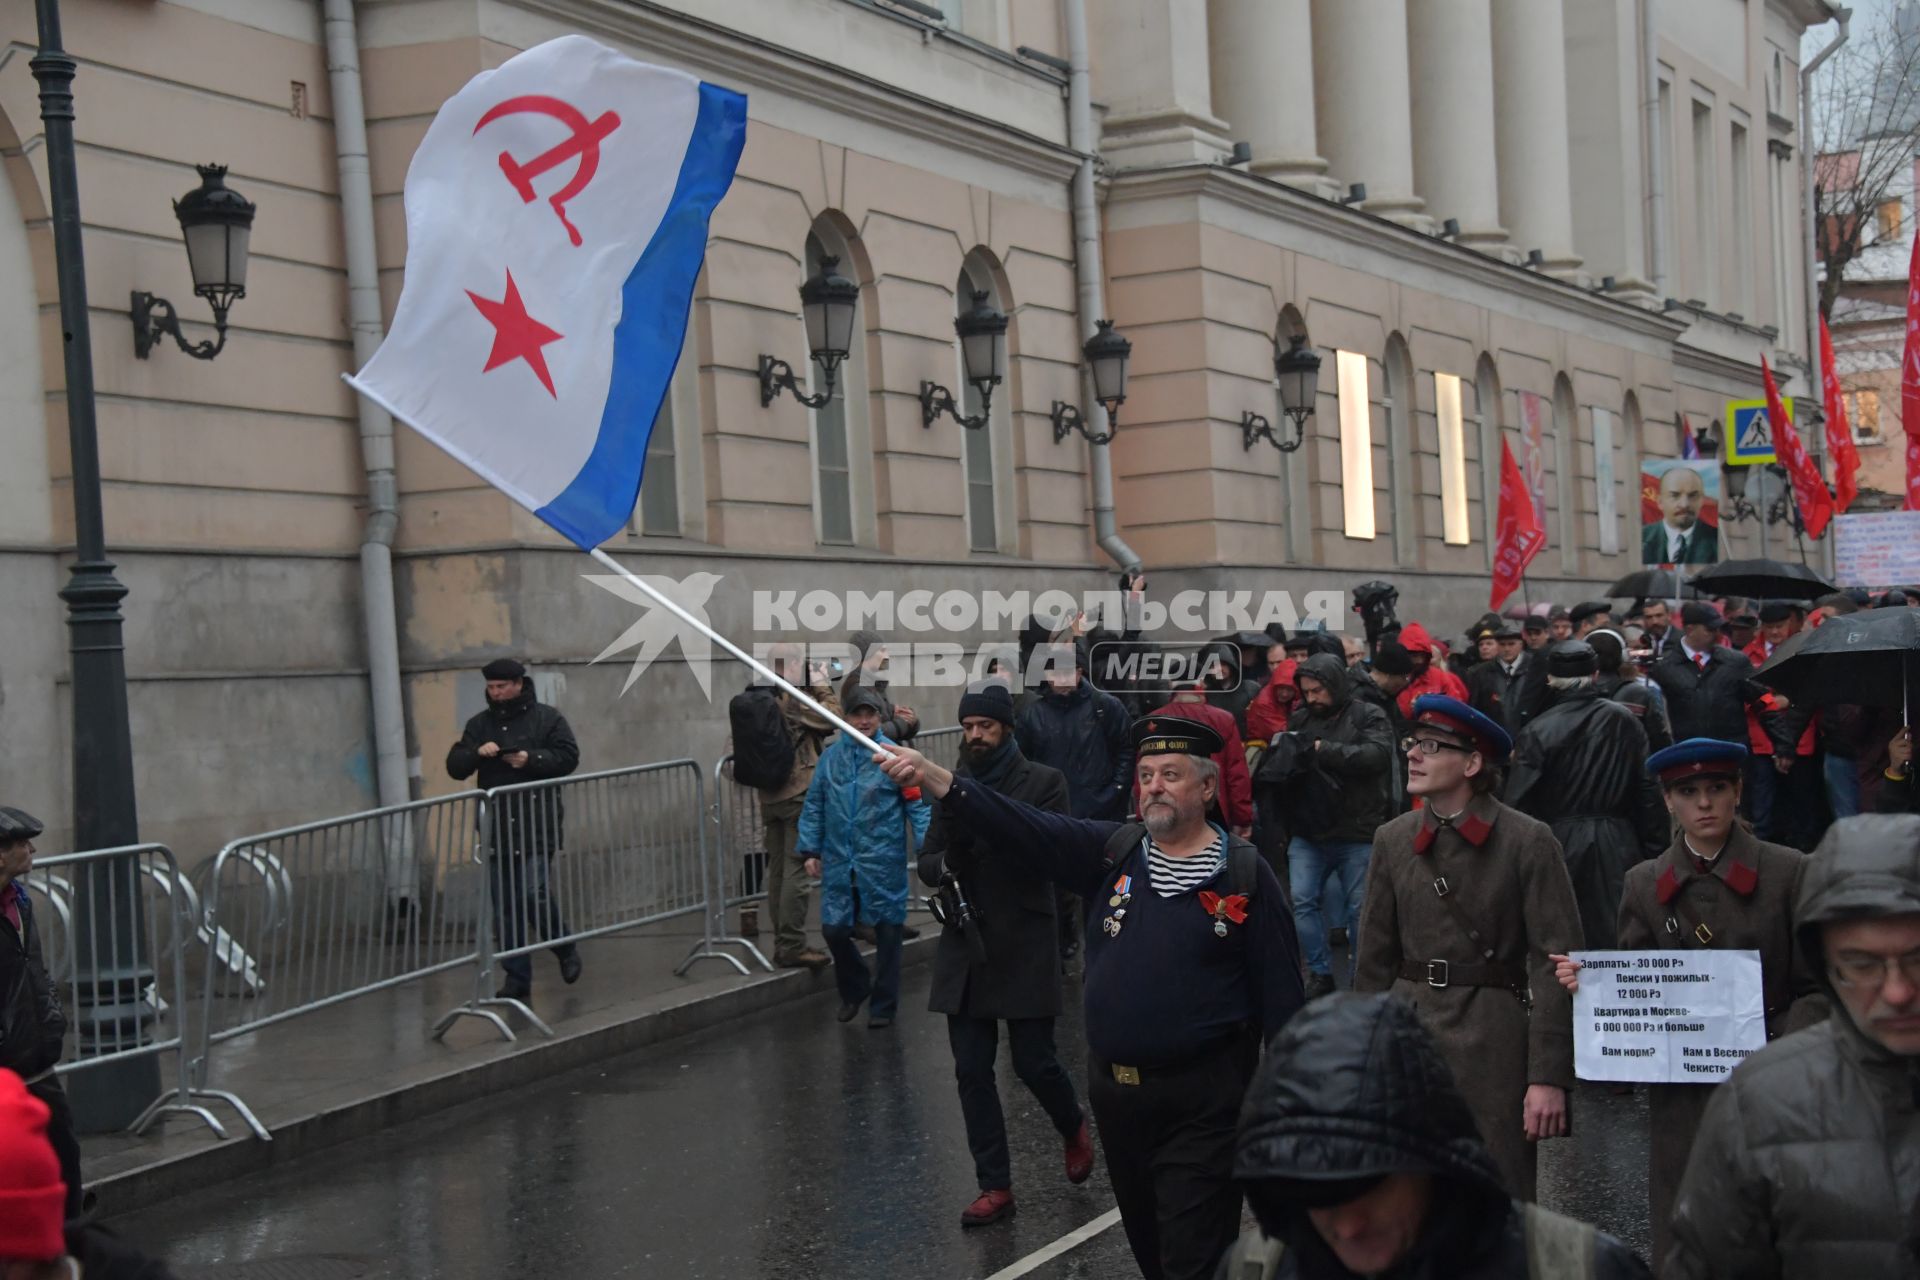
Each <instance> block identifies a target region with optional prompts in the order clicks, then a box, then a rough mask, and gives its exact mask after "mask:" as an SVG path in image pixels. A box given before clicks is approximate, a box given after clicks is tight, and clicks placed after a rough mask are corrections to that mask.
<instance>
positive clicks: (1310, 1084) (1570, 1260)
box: [1216, 994, 1650, 1280]
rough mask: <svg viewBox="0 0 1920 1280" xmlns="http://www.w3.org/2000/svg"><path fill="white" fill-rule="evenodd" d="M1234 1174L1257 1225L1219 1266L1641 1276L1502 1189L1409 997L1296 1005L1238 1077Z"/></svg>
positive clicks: (1477, 1276)
mask: <svg viewBox="0 0 1920 1280" xmlns="http://www.w3.org/2000/svg"><path fill="white" fill-rule="evenodd" d="M1233 1176H1234V1178H1235V1179H1236V1180H1238V1182H1239V1183H1240V1185H1241V1187H1242V1189H1243V1190H1245V1192H1246V1197H1247V1203H1248V1204H1249V1205H1250V1206H1251V1207H1252V1209H1253V1216H1254V1218H1255V1220H1256V1221H1258V1222H1259V1224H1260V1233H1259V1234H1257V1235H1256V1234H1252V1233H1249V1234H1248V1235H1244V1236H1242V1237H1241V1238H1240V1241H1239V1243H1237V1244H1236V1245H1235V1246H1234V1248H1233V1249H1232V1250H1231V1251H1230V1252H1229V1253H1228V1255H1227V1257H1226V1258H1224V1259H1222V1261H1221V1265H1220V1269H1219V1271H1218V1272H1217V1273H1216V1276H1217V1280H1266V1278H1267V1277H1279V1278H1280V1280H1359V1278H1360V1277H1370V1276H1404V1277H1409V1278H1411V1277H1432V1278H1433V1280H1440V1278H1441V1277H1445V1278H1446V1280H1512V1278H1514V1277H1521V1276H1530V1277H1534V1278H1535V1280H1642V1278H1644V1277H1647V1276H1649V1275H1650V1273H1649V1272H1648V1270H1647V1267H1646V1264H1645V1263H1643V1262H1641V1261H1640V1259H1639V1258H1637V1257H1635V1256H1634V1254H1633V1251H1632V1250H1631V1249H1629V1248H1627V1246H1626V1245H1624V1244H1622V1243H1620V1241H1618V1240H1615V1239H1614V1238H1613V1237H1611V1236H1608V1235H1603V1234H1601V1233H1600V1232H1597V1231H1595V1230H1594V1229H1593V1228H1592V1227H1590V1226H1588V1225H1586V1224H1585V1223H1582V1222H1577V1221H1574V1220H1573V1219H1570V1218H1564V1217H1562V1216H1560V1215H1559V1214H1557V1213H1552V1212H1550V1211H1548V1210H1546V1209H1542V1208H1541V1207H1540V1206H1538V1205H1533V1204H1527V1203H1524V1202H1522V1201H1518V1200H1515V1199H1513V1198H1511V1197H1510V1196H1509V1195H1508V1194H1507V1192H1506V1190H1505V1189H1504V1188H1503V1187H1502V1186H1501V1185H1500V1170H1499V1168H1498V1167H1497V1166H1496V1165H1495V1164H1494V1162H1493V1158H1492V1157H1491V1156H1490V1155H1488V1154H1487V1148H1486V1145H1485V1143H1483V1142H1482V1141H1481V1138H1480V1131H1479V1129H1478V1128H1477V1127H1476V1126H1475V1125H1474V1122H1473V1113H1472V1111H1471V1110H1469V1109H1468V1107H1467V1104H1466V1100H1465V1099H1464V1098H1462V1097H1461V1096H1460V1091H1459V1090H1458V1089H1457V1088H1456V1087H1455V1086H1454V1082H1453V1072H1451V1071H1450V1070H1448V1068H1447V1063H1446V1060H1445V1058H1444V1057H1442V1055H1441V1053H1440V1050H1439V1048H1438V1047H1437V1046H1436V1045H1435V1044H1434V1042H1433V1037H1432V1036H1431V1035H1429V1034H1428V1033H1427V1031H1426V1029H1425V1028H1424V1027H1422V1026H1421V1025H1420V1019H1419V1015H1418V1014H1416V1013H1415V1012H1414V1009H1413V1006H1411V1005H1409V1004H1406V1003H1405V1002H1403V1001H1400V1000H1396V999H1394V998H1392V997H1391V996H1387V995H1382V994H1376V995H1365V996H1362V995H1352V994H1343V995H1337V996H1334V997H1332V998H1331V999H1327V1000H1322V1001H1320V1002H1318V1003H1317V1004H1314V1005H1313V1006H1311V1007H1309V1008H1308V1009H1306V1010H1304V1011H1302V1012H1301V1013H1300V1014H1299V1015H1298V1016H1297V1017H1295V1018H1294V1019H1293V1021H1292V1022H1290V1023H1288V1024H1287V1027H1286V1030H1284V1031H1282V1032H1281V1033H1280V1034H1279V1036H1277V1037H1276V1038H1275V1039H1274V1041H1273V1043H1272V1044H1271V1045H1270V1046H1269V1047H1268V1049H1267V1056H1266V1060H1265V1062H1263V1063H1262V1064H1261V1067H1260V1070H1259V1073H1258V1074H1257V1075H1256V1076H1255V1077H1254V1081H1253V1087H1252V1088H1251V1089H1249V1090H1248V1091H1247V1101H1246V1106H1245V1107H1244V1108H1243V1109H1242V1110H1241V1112H1240V1135H1239V1139H1238V1142H1237V1144H1236V1147H1235V1151H1234V1160H1233Z"/></svg>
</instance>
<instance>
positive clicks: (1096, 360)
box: [1053, 320, 1133, 444]
mask: <svg viewBox="0 0 1920 1280" xmlns="http://www.w3.org/2000/svg"><path fill="white" fill-rule="evenodd" d="M1080 354H1081V355H1083V356H1085V357H1086V361H1087V368H1088V369H1089V370H1091V371H1092V373H1093V398H1094V400H1095V401H1097V402H1098V403H1099V405H1100V407H1101V408H1103V409H1105V410H1106V411H1107V429H1106V430H1105V431H1101V432H1093V431H1089V430H1087V423H1086V419H1085V418H1083V417H1082V416H1081V414H1080V410H1079V409H1078V408H1076V407H1075V406H1073V405H1070V404H1068V403H1067V402H1066V401H1064V400H1055V401H1054V402H1053V442H1054V443H1055V444H1059V443H1060V442H1061V441H1062V440H1065V439H1066V438H1067V435H1068V433H1070V432H1074V431H1078V432H1079V433H1080V434H1081V435H1083V436H1085V437H1086V439H1087V443H1088V444H1108V443H1111V442H1112V440H1113V437H1114V436H1115V435H1117V434H1118V433H1119V431H1120V406H1121V405H1123V404H1125V403H1126V402H1127V366H1128V365H1129V364H1130V363H1131V362H1132V360H1133V344H1132V343H1131V342H1128V341H1127V340H1126V339H1125V338H1123V337H1121V336H1120V335H1119V334H1118V333H1116V332H1115V331H1114V328H1113V321H1111V320H1096V321H1094V322H1093V336H1092V337H1091V338H1088V339H1087V343H1086V345H1085V346H1084V347H1082V348H1080Z"/></svg>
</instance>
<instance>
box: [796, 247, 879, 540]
mask: <svg viewBox="0 0 1920 1280" xmlns="http://www.w3.org/2000/svg"><path fill="white" fill-rule="evenodd" d="M828 258H833V259H835V260H836V266H835V268H834V269H835V270H836V271H838V272H839V273H840V274H841V275H844V276H846V277H847V278H849V279H851V280H853V281H855V283H858V284H860V285H862V286H863V287H864V286H865V285H866V284H867V283H868V282H867V281H865V280H863V279H861V275H860V270H859V265H858V263H857V262H856V261H855V255H854V254H853V252H852V249H851V246H850V245H849V243H848V241H847V239H846V237H845V236H844V235H843V234H842V232H841V231H840V229H839V228H838V227H836V226H835V225H834V224H833V223H832V222H831V221H830V220H829V219H827V218H824V217H823V218H821V219H819V220H818V221H816V222H815V223H814V226H813V230H812V231H811V232H810V233H809V234H808V236H807V261H806V275H807V276H812V275H814V274H815V273H816V272H818V271H820V270H821V269H822V268H823V267H824V265H825V263H826V259H828ZM866 321H867V317H866V303H865V300H864V298H863V299H862V301H861V302H860V303H859V304H857V305H856V307H855V311H854V320H853V345H852V348H851V349H850V350H849V351H848V352H847V358H846V359H845V360H844V361H842V362H841V365H840V368H839V370H838V371H837V376H836V377H835V379H834V384H833V398H832V399H830V400H829V401H827V403H826V404H824V405H822V406H821V407H820V408H818V409H815V410H813V411H812V417H813V439H812V449H813V515H814V533H815V536H816V537H817V538H818V539H819V540H820V541H821V542H822V543H827V544H831V545H837V546H852V545H862V546H867V545H872V544H873V542H874V541H875V528H874V518H873V448H872V444H871V440H872V436H871V434H870V431H869V427H868V421H867V323H866ZM809 368H810V372H811V379H810V381H811V387H810V390H811V391H812V392H813V393H814V394H816V395H817V394H818V393H819V391H820V389H821V388H822V387H824V386H825V385H826V371H825V370H824V369H823V368H822V367H821V366H820V364H819V362H818V361H813V362H810V365H809Z"/></svg>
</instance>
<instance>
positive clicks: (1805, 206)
mask: <svg viewBox="0 0 1920 1280" xmlns="http://www.w3.org/2000/svg"><path fill="white" fill-rule="evenodd" d="M1833 16H1834V17H1835V18H1836V19H1837V20H1838V21H1839V23H1840V30H1839V32H1838V33H1837V34H1836V35H1835V36H1834V37H1833V40H1832V42H1831V43H1829V44H1828V45H1827V47H1826V48H1824V49H1822V50H1821V51H1820V52H1819V53H1816V54H1814V55H1813V59H1812V60H1811V61H1810V62H1808V63H1807V65H1806V66H1804V67H1802V68H1800V220H1801V229H1802V231H1803V233H1804V235H1803V243H1804V245H1805V252H1804V253H1803V254H1802V255H1801V256H1802V257H1804V258H1805V259H1806V269H1807V394H1808V397H1809V398H1810V399H1812V400H1813V401H1814V402H1816V403H1818V402H1819V400H1820V395H1821V390H1822V387H1821V374H1820V229H1819V228H1818V227H1817V226H1815V225H1814V217H1815V210H1814V207H1813V151H1814V140H1813V73H1814V72H1815V71H1817V70H1819V68H1820V64H1821V63H1823V62H1825V61H1826V60H1827V58H1828V57H1830V56H1831V55H1832V54H1834V53H1836V52H1838V51H1839V49H1840V46H1841V45H1843V44H1845V43H1846V42H1847V23H1848V20H1849V19H1851V18H1852V17H1853V10H1851V9H1842V8H1837V7H1836V8H1835V9H1834V11H1833ZM1820 443H1821V442H1820V441H1817V440H1816V441H1815V442H1814V445H1815V446H1816V447H1817V446H1818V445H1819V444H1820ZM1816 465H1818V460H1817V458H1816ZM1825 542H1826V550H1825V551H1824V552H1822V553H1821V554H1820V561H1821V565H1822V567H1823V568H1825V569H1826V570H1827V572H1828V574H1829V575H1831V574H1832V572H1833V539H1832V538H1827V539H1826V540H1825Z"/></svg>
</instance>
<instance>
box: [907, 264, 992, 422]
mask: <svg viewBox="0 0 1920 1280" xmlns="http://www.w3.org/2000/svg"><path fill="white" fill-rule="evenodd" d="M953 331H954V333H955V334H956V335H958V337H959V339H960V366H961V369H962V370H963V371H964V372H965V374H966V376H967V382H968V383H969V384H970V385H971V386H972V387H973V389H974V390H975V391H976V392H978V393H979V395H980V412H979V413H977V414H974V415H972V416H971V417H969V416H968V415H966V414H963V413H961V412H960V406H959V405H958V404H956V403H954V399H953V392H951V391H949V390H947V389H946V388H945V387H943V386H941V385H940V384H939V383H937V382H922V383H921V384H920V425H921V426H923V427H930V426H932V425H933V424H934V423H935V422H937V421H939V418H940V415H941V414H942V413H946V414H950V415H952V417H953V420H954V421H955V422H957V423H959V424H960V425H961V426H963V427H965V428H966V429H967V430H969V431H978V430H979V429H980V428H982V427H984V426H986V425H987V423H988V422H989V421H991V418H990V417H989V414H990V411H991V410H992V408H993V389H994V388H995V387H997V386H999V385H1000V384H1001V383H1002V382H1003V381H1005V380H1006V376H1007V317H1006V313H1005V312H1003V311H1001V310H1000V308H998V307H996V306H994V305H993V302H992V300H991V299H989V298H988V296H987V294H986V293H985V292H984V291H982V290H979V289H976V290H974V292H973V306H971V307H969V308H968V309H967V310H965V311H963V312H961V313H960V315H959V317H958V318H956V319H955V320H954V322H953Z"/></svg>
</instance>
